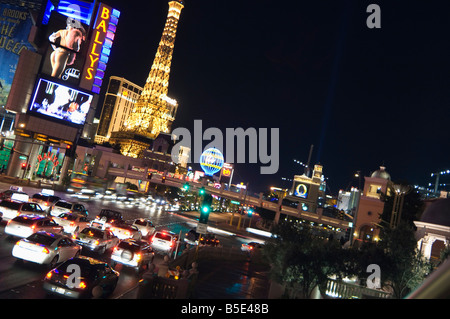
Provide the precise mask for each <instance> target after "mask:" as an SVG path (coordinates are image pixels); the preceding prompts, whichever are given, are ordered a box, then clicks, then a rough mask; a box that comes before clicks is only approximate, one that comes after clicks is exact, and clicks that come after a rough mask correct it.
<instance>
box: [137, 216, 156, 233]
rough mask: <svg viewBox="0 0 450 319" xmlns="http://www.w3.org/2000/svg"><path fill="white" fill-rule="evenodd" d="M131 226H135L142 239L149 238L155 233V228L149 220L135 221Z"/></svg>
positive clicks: (139, 219) (140, 219)
mask: <svg viewBox="0 0 450 319" xmlns="http://www.w3.org/2000/svg"><path fill="white" fill-rule="evenodd" d="M132 225H133V226H136V227H137V228H138V229H139V230H140V231H141V233H142V236H143V237H150V236H152V235H153V234H154V233H155V231H156V228H155V226H154V225H153V223H152V222H151V221H150V220H149V219H144V218H138V219H135V220H134V221H133V224H132Z"/></svg>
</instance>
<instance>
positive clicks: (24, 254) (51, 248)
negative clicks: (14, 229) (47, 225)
mask: <svg viewBox="0 0 450 319" xmlns="http://www.w3.org/2000/svg"><path fill="white" fill-rule="evenodd" d="M80 252H81V246H79V245H77V244H75V243H74V242H73V241H72V240H71V239H70V238H69V237H67V236H64V235H60V234H53V233H49V232H46V231H39V232H37V233H34V234H32V235H30V236H28V237H27V238H24V239H21V240H19V241H18V242H17V243H16V244H15V245H14V247H13V250H12V255H13V256H14V257H16V258H18V259H21V260H27V261H31V262H34V263H38V264H45V265H49V266H50V268H54V267H55V266H56V264H57V263H61V262H64V261H66V260H69V259H70V258H73V257H78V256H79V255H80Z"/></svg>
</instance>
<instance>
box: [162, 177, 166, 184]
mask: <svg viewBox="0 0 450 319" xmlns="http://www.w3.org/2000/svg"><path fill="white" fill-rule="evenodd" d="M165 182H166V176H163V177H161V183H163V184H164V183H165Z"/></svg>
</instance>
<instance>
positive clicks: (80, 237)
mask: <svg viewBox="0 0 450 319" xmlns="http://www.w3.org/2000/svg"><path fill="white" fill-rule="evenodd" d="M74 239H75V242H76V243H77V244H79V245H81V246H83V248H86V249H89V250H91V251H95V252H98V253H99V254H103V253H105V252H106V250H108V249H112V248H113V247H114V246H116V245H117V244H118V243H119V238H117V237H116V236H114V234H113V233H112V232H111V231H109V230H108V229H98V228H95V227H87V228H85V229H83V230H82V231H81V232H79V233H78V234H77V235H75V236H74Z"/></svg>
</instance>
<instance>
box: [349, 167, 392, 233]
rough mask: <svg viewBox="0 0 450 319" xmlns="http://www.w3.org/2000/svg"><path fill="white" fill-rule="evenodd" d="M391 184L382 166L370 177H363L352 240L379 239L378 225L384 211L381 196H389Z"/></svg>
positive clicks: (388, 175) (389, 176)
mask: <svg viewBox="0 0 450 319" xmlns="http://www.w3.org/2000/svg"><path fill="white" fill-rule="evenodd" d="M391 183H392V182H391V175H390V174H389V173H388V172H387V171H386V167H384V166H380V168H379V169H378V170H376V171H374V172H373V173H372V174H371V175H370V177H364V190H363V192H362V194H361V198H360V200H359V205H358V211H357V213H356V216H355V219H354V225H355V226H354V227H355V231H354V233H353V239H354V240H357V241H377V240H378V239H379V233H380V228H379V226H378V225H379V223H380V220H381V219H380V216H381V214H382V213H383V209H384V201H382V200H381V194H387V195H390V187H389V186H390V184H391Z"/></svg>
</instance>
